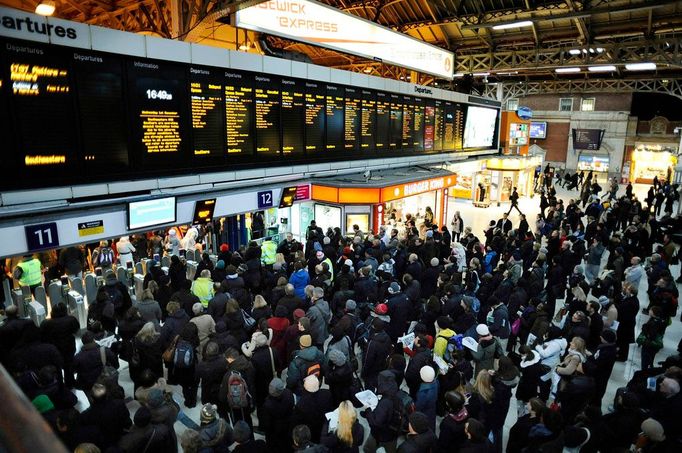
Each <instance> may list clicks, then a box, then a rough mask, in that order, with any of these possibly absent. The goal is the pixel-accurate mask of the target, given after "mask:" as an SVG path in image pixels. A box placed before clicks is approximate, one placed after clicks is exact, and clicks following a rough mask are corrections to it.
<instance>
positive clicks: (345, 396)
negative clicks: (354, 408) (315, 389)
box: [324, 362, 353, 406]
mask: <svg viewBox="0 0 682 453" xmlns="http://www.w3.org/2000/svg"><path fill="white" fill-rule="evenodd" d="M324 380H325V382H326V383H327V384H328V385H329V391H330V392H332V399H333V400H334V406H338V405H339V403H341V401H345V400H351V398H352V397H353V394H352V389H351V384H352V382H353V369H352V368H351V366H350V364H349V363H348V362H345V363H344V364H343V365H341V366H337V365H334V364H333V363H331V362H329V366H328V368H327V370H326V371H325V374H324ZM351 401H352V400H351Z"/></svg>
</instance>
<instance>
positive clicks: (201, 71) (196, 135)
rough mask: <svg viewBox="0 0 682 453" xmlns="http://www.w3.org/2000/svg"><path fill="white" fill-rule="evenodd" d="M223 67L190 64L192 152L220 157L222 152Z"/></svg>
mask: <svg viewBox="0 0 682 453" xmlns="http://www.w3.org/2000/svg"><path fill="white" fill-rule="evenodd" d="M222 75H223V74H222V71H220V70H218V69H210V68H198V67H191V68H189V93H190V97H189V99H190V107H191V112H192V152H193V154H194V155H195V156H204V157H213V158H222V157H223V156H224V155H225V152H224V149H225V145H224V143H225V142H224V138H223V130H224V128H223V124H224V123H225V120H224V114H225V113H224V111H225V108H224V106H223V79H222V77H221V76H222Z"/></svg>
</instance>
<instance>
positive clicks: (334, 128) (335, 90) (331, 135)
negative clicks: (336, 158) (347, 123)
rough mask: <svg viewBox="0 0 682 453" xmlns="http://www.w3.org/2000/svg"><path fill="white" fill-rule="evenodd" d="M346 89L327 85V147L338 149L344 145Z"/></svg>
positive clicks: (331, 149) (333, 149)
mask: <svg viewBox="0 0 682 453" xmlns="http://www.w3.org/2000/svg"><path fill="white" fill-rule="evenodd" d="M343 96H344V89H343V88H342V87H339V86H336V85H327V102H326V114H325V117H326V119H327V149H328V150H329V151H338V150H341V149H343V147H344V121H343V103H344V98H343Z"/></svg>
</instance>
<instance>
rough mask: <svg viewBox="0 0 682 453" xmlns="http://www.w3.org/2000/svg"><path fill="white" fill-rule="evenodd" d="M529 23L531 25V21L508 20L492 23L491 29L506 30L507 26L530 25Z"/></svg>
mask: <svg viewBox="0 0 682 453" xmlns="http://www.w3.org/2000/svg"><path fill="white" fill-rule="evenodd" d="M531 25H533V21H530V20H522V21H520V22H510V23H508V24H499V25H493V30H506V29H507V28H521V27H530V26H531Z"/></svg>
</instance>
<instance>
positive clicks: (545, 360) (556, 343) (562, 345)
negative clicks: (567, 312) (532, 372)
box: [535, 326, 568, 401]
mask: <svg viewBox="0 0 682 453" xmlns="http://www.w3.org/2000/svg"><path fill="white" fill-rule="evenodd" d="M567 345H568V342H567V341H566V339H565V338H563V337H562V336H561V329H559V328H558V327H556V326H552V327H550V328H549V331H548V332H547V333H546V334H545V338H544V341H543V342H542V344H538V345H537V346H535V352H537V353H538V354H540V360H541V363H542V365H545V366H546V367H548V368H549V369H550V370H554V369H555V368H556V366H557V365H558V364H559V362H561V356H562V355H563V354H564V351H565V350H566V346H567ZM553 375H554V373H553V372H549V373H546V374H544V375H542V376H541V377H540V398H541V399H542V400H543V401H547V399H548V398H549V394H550V390H551V387H552V376H553Z"/></svg>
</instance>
